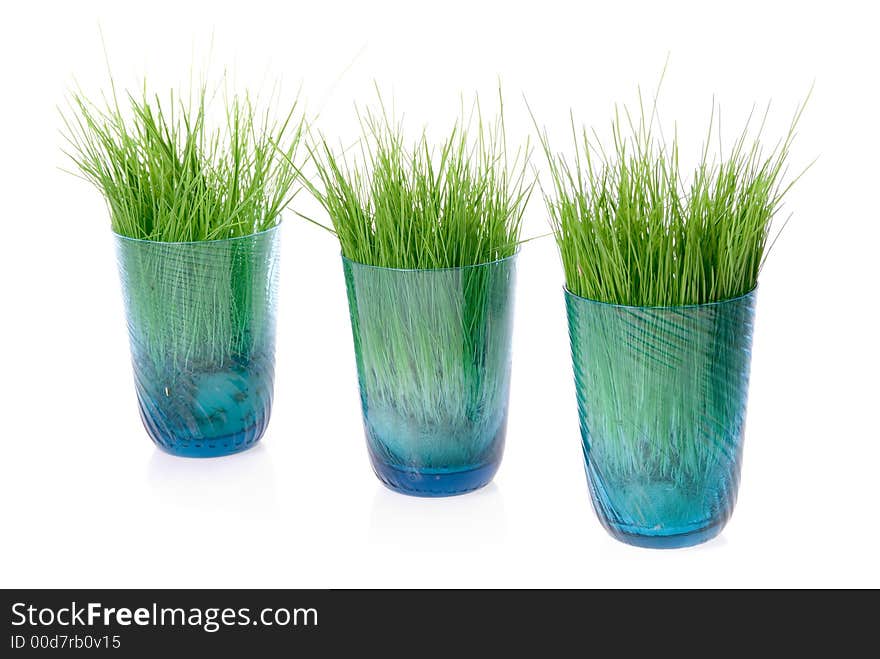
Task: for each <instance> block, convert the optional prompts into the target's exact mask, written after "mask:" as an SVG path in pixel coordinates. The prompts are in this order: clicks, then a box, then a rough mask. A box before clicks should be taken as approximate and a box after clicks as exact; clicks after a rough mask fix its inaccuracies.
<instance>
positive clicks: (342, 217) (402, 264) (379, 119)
mask: <svg viewBox="0 0 880 659" xmlns="http://www.w3.org/2000/svg"><path fill="white" fill-rule="evenodd" d="M380 106H381V107H380V110H379V111H370V110H368V111H367V112H366V113H365V114H363V115H360V114H359V116H360V119H361V128H362V133H363V135H362V139H361V140H360V144H359V148H358V149H356V150H355V154H356V155H354V156H350V155H347V154H346V152H345V151H344V150H341V152H340V153H338V154H337V153H335V152H334V150H333V149H332V147H331V146H330V145H329V144H328V142H327V141H326V140H325V139H324V138H323V137H320V138H319V139H317V140H314V143H313V144H312V145H311V148H310V155H311V156H312V160H313V162H314V164H315V166H316V169H317V183H316V184H315V183H309V182H307V183H306V185H307V186H308V187H309V189H310V190H311V192H312V193H313V195H314V196H315V198H316V199H317V200H318V201H319V202H320V203H321V205H322V206H323V207H324V209H325V210H326V211H327V214H328V215H329V216H330V219H331V221H332V223H333V232H334V233H335V234H336V236H337V237H338V238H339V242H340V245H341V247H342V253H343V254H344V255H345V256H346V257H347V258H349V259H351V260H353V261H356V262H358V263H365V264H368V265H376V266H382V267H389V268H412V269H436V268H449V267H458V266H466V265H474V264H478V263H486V262H489V261H495V260H497V259H500V258H504V257H506V256H510V255H512V254H513V253H515V251H516V249H517V247H518V245H519V242H520V230H521V226H522V215H523V211H524V209H525V205H526V202H527V200H528V197H529V194H530V193H531V189H532V185H531V182H530V181H528V180H527V161H528V155H529V148H528V142H527V143H526V145H525V146H524V147H522V148H520V149H518V150H517V151H516V154H515V156H514V157H513V158H512V159H510V160H509V159H508V156H507V149H506V135H505V130H504V120H503V111H502V112H501V113H499V116H498V119H497V120H496V121H495V123H494V124H493V125H492V126H489V127H487V126H486V125H484V123H483V119H482V115H481V113H480V107H479V103H478V102H475V104H474V108H473V110H472V111H471V112H470V114H469V116H468V115H466V113H465V112H464V110H462V113H461V117H460V118H459V120H458V121H457V122H456V124H455V125H454V126H453V128H452V130H451V132H450V134H449V136H448V137H447V138H446V139H445V140H444V141H443V142H442V143H441V144H440V146H439V148H436V149H435V148H432V146H431V143H430V142H429V140H428V137H427V135H426V134H425V133H424V132H422V134H421V136H420V137H419V138H418V139H417V140H415V142H414V143H413V144H412V145H410V146H407V143H406V139H405V137H404V134H403V127H402V125H401V124H400V123H396V122H395V121H394V119H392V118H391V117H389V115H388V113H387V111H386V109H385V107H384V105H382V104H381V97H380Z"/></svg>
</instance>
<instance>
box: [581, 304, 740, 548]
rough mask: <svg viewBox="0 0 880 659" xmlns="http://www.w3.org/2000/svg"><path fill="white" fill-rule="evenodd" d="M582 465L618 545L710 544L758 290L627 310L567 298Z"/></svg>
mask: <svg viewBox="0 0 880 659" xmlns="http://www.w3.org/2000/svg"><path fill="white" fill-rule="evenodd" d="M565 299H566V306H567V310H568V323H569V333H570V338H571V352H572V361H573V364H574V376H575V387H576V390H577V401H578V410H579V413H580V423H581V436H582V439H583V448H584V462H585V465H586V470H587V480H588V482H589V486H590V493H591V495H592V500H593V506H594V508H595V509H596V512H597V514H598V515H599V519H600V520H601V522H602V524H603V525H604V526H605V528H606V529H607V530H608V531H609V532H610V533H611V535H613V536H614V537H615V538H617V539H619V540H622V541H623V542H627V543H630V544H634V545H639V546H645V547H657V548H667V547H684V546H689V545H693V544H697V543H699V542H703V541H705V540H708V539H710V538H712V537H714V536H715V535H717V534H718V533H719V532H720V531H721V529H722V528H723V527H724V525H725V524H726V523H727V520H728V519H729V518H730V515H731V513H732V511H733V507H734V504H735V502H736V496H737V489H738V486H739V475H740V465H741V461H742V448H743V431H744V427H745V417H746V396H747V393H748V383H749V366H750V361H751V344H752V323H753V319H754V305H755V292H754V291H752V292H751V293H748V294H746V295H744V296H742V297H738V298H735V299H731V300H726V301H723V302H717V303H711V304H703V305H694V306H681V307H654V308H650V307H644V308H643V307H626V306H618V305H613V304H604V303H600V302H594V301H591V300H587V299H584V298H581V297H578V296H576V295H573V294H571V293H569V292H568V291H566V293H565Z"/></svg>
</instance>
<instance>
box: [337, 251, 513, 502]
mask: <svg viewBox="0 0 880 659" xmlns="http://www.w3.org/2000/svg"><path fill="white" fill-rule="evenodd" d="M515 259H516V256H515V255H514V256H510V257H507V258H504V259H501V260H498V261H494V262H491V263H484V264H481V265H473V266H466V267H459V268H446V269H437V270H400V269H394V268H383V267H376V266H371V265H364V264H361V263H356V262H354V261H351V260H349V259H347V258H345V257H343V259H342V263H343V269H344V272H345V284H346V288H347V292H348V303H349V310H350V314H351V327H352V334H353V337H354V348H355V356H356V360H357V371H358V380H359V383H360V394H361V406H362V411H363V419H364V430H365V433H366V437H367V447H368V451H369V455H370V461H371V462H372V466H373V470H374V471H375V473H376V475H377V476H378V477H379V479H380V480H381V481H382V482H383V483H384V484H385V485H386V486H388V487H389V488H391V489H392V490H395V491H398V492H402V493H404V494H410V495H415V496H425V497H432V496H449V495H454V494H461V493H464V492H469V491H472V490H475V489H477V488H480V487H482V486H484V485H486V484H487V483H488V482H490V481H491V480H492V477H493V476H494V475H495V472H496V471H497V470H498V466H499V464H500V462H501V456H502V452H503V450H504V439H505V434H506V431H507V405H508V393H509V387H510V344H511V332H512V326H513V290H514V279H515Z"/></svg>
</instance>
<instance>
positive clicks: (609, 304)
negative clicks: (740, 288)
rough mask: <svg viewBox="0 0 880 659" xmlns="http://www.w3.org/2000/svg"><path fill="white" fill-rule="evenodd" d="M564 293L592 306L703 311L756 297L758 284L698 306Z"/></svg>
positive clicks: (565, 291) (566, 290) (565, 289)
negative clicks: (606, 299) (627, 301)
mask: <svg viewBox="0 0 880 659" xmlns="http://www.w3.org/2000/svg"><path fill="white" fill-rule="evenodd" d="M562 291H563V292H564V293H565V295H566V296H567V297H571V298H574V299H575V300H583V301H584V302H589V303H591V304H596V305H601V306H604V307H617V308H619V309H640V310H644V309H650V310H658V311H663V310H668V311H675V310H678V309H701V308H704V307H714V306H720V305H722V304H729V303H731V302H736V301H738V300H743V299H745V298H747V297H754V296H755V294H756V293H757V292H758V285H757V284H756V285H755V287H754V288H752V289H751V290H750V291H747V292H745V293H743V294H742V295H735V296H734V297H727V298H724V299H723V300H713V301H712V302H700V303H697V304H667V305H657V306H650V305H638V304H617V303H615V302H602V301H601V300H594V299H592V298H589V297H583V296H582V295H577V294H576V293H572V292H571V291H570V290H569V289H568V287H567V286H563V287H562Z"/></svg>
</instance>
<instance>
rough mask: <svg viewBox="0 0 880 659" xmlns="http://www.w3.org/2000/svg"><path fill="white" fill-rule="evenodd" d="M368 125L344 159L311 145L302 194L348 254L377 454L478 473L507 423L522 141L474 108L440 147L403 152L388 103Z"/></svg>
mask: <svg viewBox="0 0 880 659" xmlns="http://www.w3.org/2000/svg"><path fill="white" fill-rule="evenodd" d="M380 103H381V99H380ZM360 118H361V128H362V132H363V135H362V139H361V140H360V143H359V145H356V146H355V148H354V149H353V150H350V151H349V154H346V153H345V151H342V152H341V153H340V154H339V155H337V154H336V153H335V152H334V151H333V149H332V148H331V147H330V145H329V144H328V143H327V141H326V140H324V139H323V138H318V139H316V140H314V142H313V144H312V146H311V155H312V158H313V162H314V163H315V165H316V168H317V178H316V181H315V183H314V184H308V185H309V187H310V189H311V191H312V193H313V194H314V196H315V197H316V198H317V199H318V201H319V202H320V203H321V204H322V205H323V207H324V208H325V209H326V211H327V213H328V214H329V216H330V219H331V221H332V224H333V229H332V231H333V232H334V233H335V234H336V235H337V236H338V238H339V242H340V245H341V248H342V253H343V255H344V256H345V257H346V258H347V259H348V261H347V262H346V263H345V274H346V286H347V292H348V300H349V306H350V310H351V323H352V332H353V336H354V343H355V354H356V357H357V367H358V375H359V381H360V386H361V400H362V404H363V412H364V417H365V426H366V428H367V435H368V439H369V444H370V447H371V450H372V451H373V454H374V456H377V459H379V460H382V461H384V462H386V463H389V464H392V465H394V466H395V467H397V468H399V469H404V470H415V471H419V472H426V473H428V472H429V473H432V474H437V473H446V472H449V471H462V470H469V469H474V468H476V467H480V466H482V465H483V464H484V463H486V462H492V461H493V460H495V459H497V454H498V452H499V451H500V445H501V444H500V441H501V440H500V436H501V435H502V434H503V428H504V423H505V420H506V416H507V393H508V383H509V378H510V336H511V323H512V310H513V284H514V271H515V266H514V264H513V262H511V261H509V260H501V259H505V258H506V257H510V256H512V255H514V254H515V253H516V250H517V247H518V245H519V243H520V230H521V224H522V216H523V211H524V209H525V205H526V202H527V200H528V197H529V194H530V192H531V189H532V183H531V181H530V180H528V169H527V168H528V164H527V160H528V155H529V148H528V143H526V144H525V145H524V146H523V147H522V148H520V149H518V150H517V151H516V153H515V154H514V155H513V156H512V157H508V155H507V150H506V139H505V130H504V122H503V113H500V114H499V117H498V118H497V120H496V121H495V122H494V123H492V124H491V125H489V126H487V125H486V124H484V122H483V119H482V117H481V114H480V108H479V104H478V103H475V105H474V108H473V110H472V111H471V113H470V114H469V115H466V114H465V112H464V111H462V114H461V117H460V118H459V120H458V121H457V122H456V124H455V125H454V127H453V128H452V130H451V131H450V132H449V134H448V137H447V138H446V139H445V140H443V141H442V142H441V143H440V145H439V147H437V148H432V146H431V142H430V141H429V139H428V137H427V135H426V134H425V133H424V132H422V134H421V135H420V136H419V137H418V139H416V140H415V141H414V142H413V143H412V144H411V145H409V146H407V142H406V139H405V137H404V134H403V127H402V126H401V124H400V123H396V122H395V121H394V120H393V119H391V118H390V117H389V115H388V113H387V112H386V110H385V108H384V106H383V107H381V108H380V109H379V110H378V111H375V112H369V111H368V112H366V113H364V114H362V115H360ZM351 154H353V155H351ZM307 219H308V218H307ZM499 260H501V261H500V262H498V261H499ZM372 266H379V267H372ZM462 266H476V267H462Z"/></svg>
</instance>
